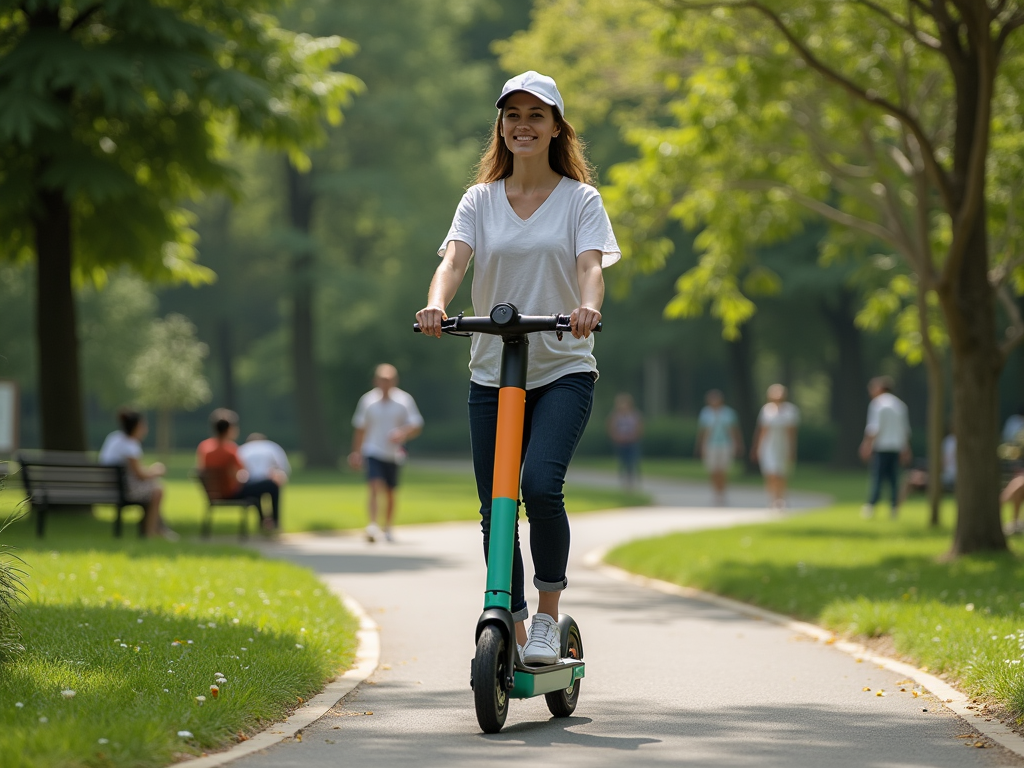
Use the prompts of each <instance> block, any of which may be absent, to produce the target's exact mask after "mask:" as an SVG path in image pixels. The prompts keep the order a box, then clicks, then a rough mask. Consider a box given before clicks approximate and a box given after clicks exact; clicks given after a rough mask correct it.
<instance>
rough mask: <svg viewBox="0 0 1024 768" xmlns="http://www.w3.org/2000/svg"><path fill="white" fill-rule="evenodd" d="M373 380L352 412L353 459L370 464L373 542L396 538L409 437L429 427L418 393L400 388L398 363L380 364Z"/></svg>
mask: <svg viewBox="0 0 1024 768" xmlns="http://www.w3.org/2000/svg"><path fill="white" fill-rule="evenodd" d="M373 384H374V388H373V389H371V390H370V391H369V392H367V393H366V394H365V395H363V396H362V397H361V398H359V403H358V404H357V405H356V412H355V414H354V415H353V416H352V426H353V427H354V428H355V432H354V433H353V434H352V452H351V453H350V454H349V456H348V463H349V465H351V466H352V468H353V469H359V468H360V467H363V466H365V467H366V482H367V485H368V486H369V488H368V490H369V498H368V500H367V511H368V513H369V518H370V522H369V525H367V526H366V539H367V541H370V542H374V541H376V540H377V539H379V538H380V537H381V536H382V535H383V537H384V538H385V539H386V540H387V541H394V534H393V533H392V530H391V526H392V523H393V522H394V517H395V489H396V488H398V468H399V466H400V465H401V464H402V462H403V461H405V447H404V446H405V444H406V442H408V441H409V440H412V439H413V438H414V437H416V436H417V435H418V434H419V433H420V432H421V431H422V430H423V417H422V416H420V412H419V409H418V408H417V407H416V401H415V400H413V399H412V395H410V394H409V393H408V392H405V391H404V390H401V389H399V388H398V370H397V369H396V368H395V366H393V365H388V364H386V363H385V364H382V365H378V366H377V370H376V371H375V372H374V375H373ZM380 497H383V498H384V529H383V531H382V530H381V528H380V526H379V525H378V523H377V516H378V510H379V508H380V502H379V498H380Z"/></svg>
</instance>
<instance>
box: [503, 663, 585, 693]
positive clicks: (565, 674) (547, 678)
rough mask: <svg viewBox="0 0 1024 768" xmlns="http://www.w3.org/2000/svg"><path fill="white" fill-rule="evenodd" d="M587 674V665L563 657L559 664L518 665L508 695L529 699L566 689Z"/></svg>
mask: <svg viewBox="0 0 1024 768" xmlns="http://www.w3.org/2000/svg"><path fill="white" fill-rule="evenodd" d="M585 676H586V666H585V665H584V663H583V662H582V661H576V660H575V659H562V660H561V661H559V662H558V663H557V664H550V665H548V666H544V667H528V668H525V669H524V668H523V667H518V668H517V669H516V677H515V683H514V684H513V686H512V690H511V691H509V694H508V695H509V696H511V697H512V698H513V699H528V698H530V697H532V696H539V695H540V694H542V693H551V692H552V691H559V690H566V689H568V688H572V686H573V684H574V683H575V682H576V681H577V680H579V679H581V678H583V677H585Z"/></svg>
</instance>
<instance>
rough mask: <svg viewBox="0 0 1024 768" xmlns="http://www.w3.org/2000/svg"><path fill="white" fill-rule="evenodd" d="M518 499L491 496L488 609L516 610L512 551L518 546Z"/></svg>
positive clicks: (485, 599)
mask: <svg viewBox="0 0 1024 768" xmlns="http://www.w3.org/2000/svg"><path fill="white" fill-rule="evenodd" d="M515 535H516V500H515V499H506V498H495V499H491V538H490V542H489V544H488V545H487V592H486V593H485V594H484V608H485V609H487V608H504V609H505V610H506V611H511V610H512V595H511V594H510V593H511V591H512V553H513V550H514V549H515Z"/></svg>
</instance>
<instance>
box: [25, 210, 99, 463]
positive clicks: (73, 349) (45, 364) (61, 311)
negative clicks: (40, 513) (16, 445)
mask: <svg viewBox="0 0 1024 768" xmlns="http://www.w3.org/2000/svg"><path fill="white" fill-rule="evenodd" d="M33 226H34V228H35V245H36V264H37V270H38V271H37V278H36V340H37V343H38V347H39V348H38V355H39V410H40V416H41V420H42V437H43V448H45V449H46V450H57V451H85V450H87V449H88V444H87V442H86V437H85V413H84V411H83V407H82V390H81V374H80V368H79V362H78V334H77V327H78V326H77V319H76V308H75V295H74V291H73V290H72V287H71V207H70V205H69V204H68V202H67V200H65V199H64V195H63V194H62V193H61V192H60V191H51V190H46V191H42V192H40V194H39V211H38V213H37V214H36V215H35V217H34V220H33Z"/></svg>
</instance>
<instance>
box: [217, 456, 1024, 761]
mask: <svg viewBox="0 0 1024 768" xmlns="http://www.w3.org/2000/svg"><path fill="white" fill-rule="evenodd" d="M574 479H575V480H577V481H580V480H582V481H589V482H593V483H595V484H597V483H603V482H608V480H607V478H606V477H602V476H594V475H588V474H587V473H582V474H581V473H576V474H575V476H574V477H573V476H570V482H572V481H573V480H574ZM647 488H648V490H649V491H651V492H652V495H653V497H654V498H655V500H656V502H658V503H660V504H663V505H664V504H666V502H669V503H671V504H673V506H656V507H648V508H640V509H628V510H619V511H615V512H607V513H594V514H587V515H577V516H575V517H574V518H573V522H572V535H573V551H572V558H571V561H570V565H569V583H570V587H569V591H568V592H567V593H566V596H565V598H564V600H563V607H564V610H566V611H567V612H569V613H572V614H573V616H574V617H575V618H576V619H577V621H578V622H579V624H580V627H581V629H582V633H583V643H584V648H585V652H586V660H587V677H586V679H585V680H584V681H583V683H582V689H581V693H580V703H579V706H578V708H577V710H576V714H575V715H574V716H573V717H569V718H565V719H553V718H551V717H550V715H549V714H548V711H547V709H546V707H545V705H544V700H543V697H540V698H536V699H529V700H521V701H513V702H512V703H511V709H510V713H509V717H508V721H507V724H506V726H505V729H504V730H503V731H502V732H501V733H500V734H497V735H493V736H487V735H483V734H481V732H480V731H479V729H478V727H477V724H476V718H475V716H474V712H473V702H472V694H471V691H470V690H469V666H470V659H471V657H472V656H473V651H474V647H473V626H474V622H475V620H476V617H477V615H478V614H479V610H480V604H481V599H482V598H481V590H482V585H483V579H484V567H483V562H482V556H481V552H480V543H479V532H478V527H477V526H476V525H475V524H467V523H452V524H440V525H433V526H417V527H405V528H400V529H399V530H398V541H397V542H396V543H394V544H375V545H370V544H367V543H366V542H364V541H363V540H362V539H361V538H360V537H358V536H355V535H347V536H345V535H339V536H314V535H308V536H296V537H288V538H286V539H285V540H283V541H281V542H279V543H276V544H273V545H267V546H265V547H264V549H265V551H266V553H267V554H269V555H271V556H274V557H281V558H286V559H288V560H291V561H294V562H296V563H299V564H302V565H305V566H308V567H310V568H312V569H313V570H315V571H317V572H318V573H320V574H321V576H322V577H323V578H324V580H325V581H327V582H328V583H329V584H330V585H331V586H332V588H334V589H336V590H340V591H344V592H345V593H347V594H349V595H351V596H352V597H354V598H355V599H356V600H358V601H359V602H360V603H362V605H363V606H364V607H365V608H366V609H367V611H368V612H369V613H370V615H371V616H372V617H373V618H374V619H375V620H376V621H377V622H378V623H379V625H380V627H381V642H382V654H381V666H380V667H379V668H378V670H377V672H376V673H374V675H373V676H372V677H370V679H369V680H368V681H367V682H366V683H365V684H363V685H362V686H361V687H360V688H359V689H357V690H356V691H354V692H353V693H352V694H350V695H349V696H348V697H346V698H345V699H344V700H343V701H342V702H340V703H339V704H338V705H337V706H336V707H335V708H334V709H333V710H332V711H331V712H329V713H328V714H327V715H325V716H324V717H323V718H321V719H320V720H319V721H317V722H316V723H315V724H313V725H312V726H310V727H308V728H306V730H305V731H304V733H303V734H302V740H301V741H292V740H290V741H287V742H284V743H281V744H279V745H277V746H275V747H272V748H270V749H268V750H266V751H264V752H261V753H259V754H256V755H253V756H251V757H248V758H244V759H242V760H240V761H238V762H236V763H232V765H238V766H244V767H245V768H257V767H261V768H262V767H263V766H267V767H269V766H274V767H275V768H276V767H278V766H296V767H301V768H314V767H319V766H324V767H325V768H326V767H327V766H330V767H331V768H335V767H337V766H372V767H376V766H401V767H402V768H411V767H412V766H445V767H447V766H460V767H461V766H466V767H467V768H468V767H469V766H481V765H498V764H499V761H516V762H517V764H518V765H520V766H531V768H532V767H533V766H588V767H589V766H661V765H666V766H667V765H687V766H800V767H804V766H806V768H818V767H820V766H851V767H853V766H857V767H860V766H879V767H882V766H885V767H886V768H894V767H896V766H950V767H952V766H994V765H1014V766H1020V765H1024V762H1021V761H1019V760H1018V759H1017V758H1016V757H1015V756H1013V755H1012V754H1011V753H1009V752H1005V751H1003V750H1002V749H999V748H993V749H968V748H965V747H964V740H963V739H957V738H956V737H957V736H958V735H961V734H967V733H973V732H974V731H973V729H971V728H970V726H969V725H968V724H966V723H965V722H964V721H962V720H960V719H959V718H957V717H956V716H955V715H954V714H953V713H951V712H950V711H949V710H945V709H944V708H943V707H941V705H939V704H938V703H937V702H936V701H935V700H934V699H932V698H931V697H927V698H923V699H922V698H913V697H912V695H911V694H910V693H898V691H899V688H900V687H901V686H900V685H899V684H898V682H899V679H900V678H899V676H898V675H896V674H894V673H892V672H888V671H886V670H884V669H880V668H878V667H877V666H875V665H873V664H870V663H858V662H857V661H856V660H855V659H853V658H852V657H850V656H848V655H846V654H843V653H841V652H839V651H837V650H835V649H834V648H831V647H829V646H826V645H823V644H821V643H816V642H813V641H808V640H806V639H804V638H802V637H797V636H794V634H793V632H792V631H790V630H787V629H784V628H782V627H779V626H775V625H772V624H769V623H767V622H764V621H757V620H753V619H751V618H749V617H745V616H742V615H739V614H737V613H734V612H732V611H730V610H727V609H724V608H721V607H717V606H713V605H709V604H706V603H702V602H699V601H693V600H687V599H684V598H680V597H675V596H671V595H666V594H662V593H659V592H655V591H652V590H647V589H644V588H641V587H638V586H635V585H633V584H629V583H625V582H621V581H618V580H614V579H611V578H609V577H608V576H606V575H604V574H603V573H601V572H600V571H597V570H593V569H590V568H587V567H586V566H585V565H584V562H583V561H584V558H585V556H586V555H587V553H588V552H591V551H593V550H595V549H598V548H602V547H606V546H608V545H611V544H614V543H617V542H620V541H623V540H627V539H632V538H636V537H640V536H647V535H652V534H657V533H661V532H664V531H669V530H698V529H702V528H709V527H718V526H728V525H734V524H738V523H746V522H754V521H764V520H767V519H769V518H770V517H771V516H772V513H770V512H767V511H765V510H764V509H763V507H761V506H760V505H761V503H762V501H763V497H760V496H759V494H758V493H757V492H754V491H743V492H739V491H737V492H736V493H733V494H732V495H731V498H730V500H731V502H732V503H734V504H740V503H743V504H747V505H749V506H746V507H742V506H737V507H730V508H718V509H714V508H708V507H704V506H684V505H685V504H687V502H691V501H695V503H697V504H700V503H702V502H703V501H704V500H705V497H704V496H703V495H702V494H705V493H706V492H705V491H704V490H703V489H701V488H696V487H691V486H687V485H685V484H681V483H671V482H666V481H661V482H651V483H649V484H648V486H647ZM751 494H752V495H751ZM793 501H794V506H795V507H796V506H800V505H801V504H803V505H811V504H814V503H818V502H819V501H820V500H818V499H814V498H808V497H801V496H797V497H796V498H794V500H793ZM403 503H404V504H406V505H410V504H415V499H413V498H408V497H407V498H405V499H404V500H403ZM755 505H756V506H755ZM530 603H531V606H535V604H536V601H535V599H533V598H531V599H530ZM864 687H870V688H871V689H872V691H875V690H877V689H879V688H883V689H885V690H886V691H887V692H890V693H889V695H887V696H886V697H884V698H880V697H876V696H875V695H874V693H873V692H872V693H865V692H863V691H862V688H864ZM906 687H907V689H908V691H909V690H910V686H906ZM922 708H927V709H928V711H927V712H923V711H922ZM370 713H372V714H370Z"/></svg>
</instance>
